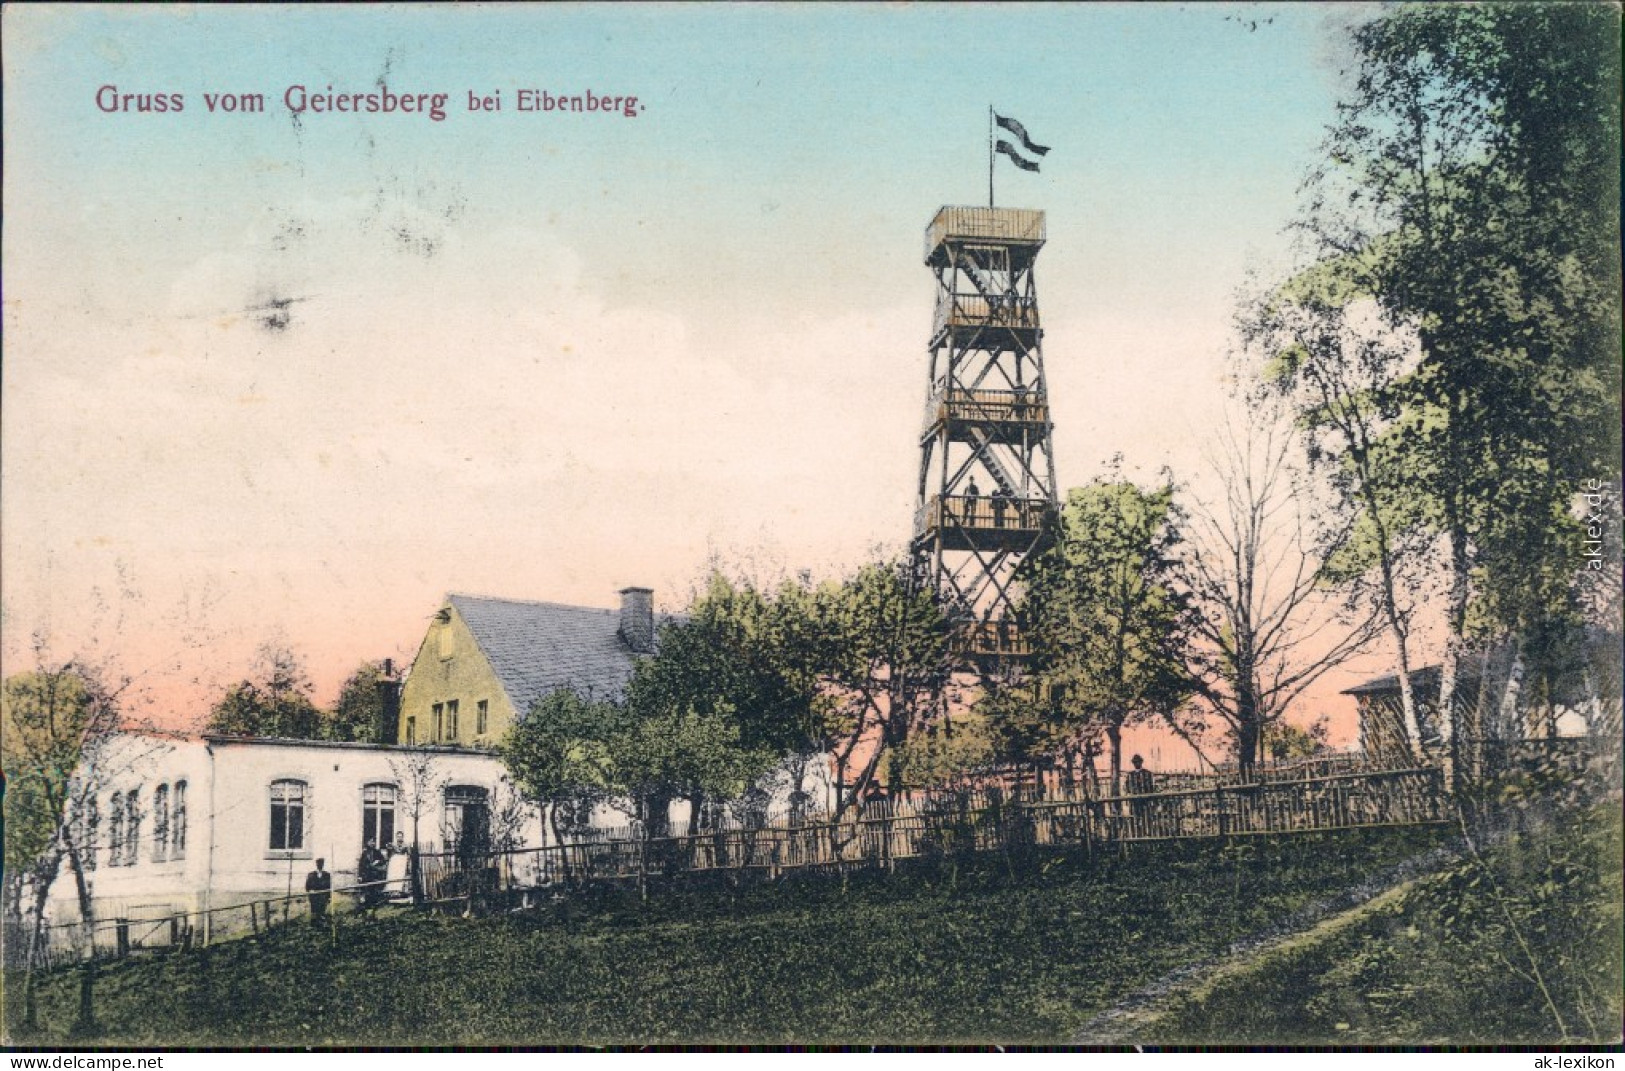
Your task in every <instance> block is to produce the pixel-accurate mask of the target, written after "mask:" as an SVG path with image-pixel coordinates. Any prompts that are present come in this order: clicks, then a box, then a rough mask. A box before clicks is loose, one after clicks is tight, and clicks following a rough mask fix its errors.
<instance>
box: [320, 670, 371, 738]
mask: <svg viewBox="0 0 1625 1071" xmlns="http://www.w3.org/2000/svg"><path fill="white" fill-rule="evenodd" d="M386 680H387V678H386V677H385V676H384V664H383V663H382V662H363V663H361V664H360V665H359V666H357V667H356V668H355V672H353V673H351V674H350V675H349V676H348V677H346V678H345V680H344V683H343V684H342V685H340V686H339V697H338V700H337V701H336V702H335V703H334V704H333V711H332V713H331V714H329V715H328V716H327V717H326V718H325V719H324V720H323V723H322V726H321V731H322V734H323V736H324V737H325V738H326V739H328V740H341V741H354V740H362V741H375V740H377V739H378V730H379V727H380V725H381V723H382V721H383V715H384V700H383V695H382V694H381V692H380V688H382V687H383V686H384V685H385V682H386Z"/></svg>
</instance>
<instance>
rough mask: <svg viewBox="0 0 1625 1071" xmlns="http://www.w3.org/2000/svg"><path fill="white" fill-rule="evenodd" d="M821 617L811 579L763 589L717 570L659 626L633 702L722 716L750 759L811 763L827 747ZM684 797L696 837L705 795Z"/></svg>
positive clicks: (652, 709)
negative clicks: (676, 615)
mask: <svg viewBox="0 0 1625 1071" xmlns="http://www.w3.org/2000/svg"><path fill="white" fill-rule="evenodd" d="M814 613H815V605H814V598H813V592H812V589H811V588H810V586H809V585H808V584H807V583H806V582H804V581H803V582H796V581H786V582H784V583H783V584H781V585H780V586H779V588H778V590H777V591H763V590H761V589H759V588H758V587H757V586H756V585H755V584H753V583H751V582H750V581H748V580H739V581H735V580H731V579H729V578H728V577H727V576H725V575H724V574H723V573H722V572H721V571H720V570H718V571H714V572H713V573H712V574H711V577H710V579H709V581H708V583H707V585H706V589H705V591H704V593H703V594H702V595H701V596H700V597H699V598H698V599H697V600H695V602H694V603H693V605H691V606H690V607H689V610H688V612H687V614H686V615H685V616H684V617H683V618H682V619H680V620H678V621H675V622H672V623H669V624H667V625H665V626H664V627H662V629H661V632H660V644H659V650H658V652H657V653H656V655H655V656H654V657H653V658H649V659H645V660H643V661H642V662H640V663H639V665H638V667H637V669H636V671H635V673H634V675H633V679H632V682H631V685H630V686H629V688H628V690H627V702H628V704H630V706H631V707H632V708H633V709H634V710H635V711H639V712H643V713H644V714H646V715H649V716H656V715H662V714H664V713H669V712H671V711H677V710H687V711H691V712H693V713H695V714H700V715H707V716H718V717H721V718H723V719H724V720H725V721H727V722H729V723H731V724H732V725H733V726H734V727H735V729H736V731H737V734H738V743H739V746H740V747H741V748H743V749H744V750H745V751H748V752H750V753H751V754H752V755H757V756H770V757H771V759H772V760H773V761H778V760H781V759H784V758H786V757H788V756H799V757H803V758H805V757H806V756H809V755H811V754H812V753H814V752H815V751H816V750H817V749H818V747H819V745H820V744H821V743H822V740H821V737H822V726H823V723H824V720H825V717H826V715H827V712H828V708H829V706H830V703H831V700H830V698H829V696H828V695H827V694H826V693H825V692H824V691H823V690H822V689H821V688H820V683H819V667H820V664H821V661H822V660H823V656H822V654H821V651H822V649H823V648H824V647H825V646H826V641H825V638H824V636H823V634H822V631H821V630H820V629H819V628H818V627H816V622H815V621H814V619H813V614H814ZM801 765H802V766H803V767H804V766H805V763H802V764H801ZM685 794H686V795H688V796H689V800H690V812H689V813H690V819H689V822H690V831H693V830H695V829H697V828H698V824H699V822H700V821H701V818H702V812H703V811H704V810H705V797H704V794H703V793H702V792H700V791H699V790H698V788H697V787H696V788H694V790H693V791H692V792H688V793H685Z"/></svg>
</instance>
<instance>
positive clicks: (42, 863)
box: [0, 644, 162, 1032]
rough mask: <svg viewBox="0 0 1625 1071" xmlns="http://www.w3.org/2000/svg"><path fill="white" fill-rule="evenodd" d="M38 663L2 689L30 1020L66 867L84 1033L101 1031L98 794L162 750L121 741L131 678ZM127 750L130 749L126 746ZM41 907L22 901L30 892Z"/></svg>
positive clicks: (14, 877)
mask: <svg viewBox="0 0 1625 1071" xmlns="http://www.w3.org/2000/svg"><path fill="white" fill-rule="evenodd" d="M35 658H36V667H35V669H34V670H32V671H31V672H27V673H21V674H17V675H15V676H12V677H8V678H7V679H6V680H5V682H4V685H3V688H0V758H3V764H4V774H5V784H6V792H5V872H6V880H5V894H6V897H7V900H8V904H7V909H8V910H13V911H15V912H16V913H17V914H19V915H25V916H30V923H31V925H30V938H29V940H30V945H29V948H28V950H27V960H26V974H25V977H24V983H23V987H24V988H23V1007H24V1020H25V1022H28V1023H30V1024H32V1022H33V1015H34V1010H33V992H34V989H33V987H34V975H33V966H34V959H35V956H34V951H35V949H36V948H37V946H38V944H39V941H40V938H41V934H42V933H43V926H44V914H45V904H46V900H47V898H48V896H49V894H50V890H51V887H52V885H53V883H54V882H55V881H56V880H57V879H58V877H59V876H60V875H61V874H62V871H63V868H64V866H65V867H66V868H67V875H68V877H69V878H70V879H71V880H72V882H73V890H74V894H75V897H76V900H77V905H78V909H79V912H78V913H79V926H80V946H81V949H82V950H83V952H84V956H85V958H84V962H83V967H82V971H81V974H80V988H79V1012H78V1021H77V1023H76V1027H75V1029H76V1030H77V1031H80V1032H87V1031H89V1030H91V1029H92V1028H93V1026H94V999H93V991H94V986H95V979H96V963H95V949H94V941H93V937H94V934H95V926H96V912H95V901H94V899H93V898H92V896H91V887H90V874H91V872H92V871H94V870H95V868H96V864H97V860H96V854H97V850H98V847H99V845H98V833H99V826H100V823H99V821H98V817H99V809H98V802H97V801H98V797H99V795H100V793H101V792H102V791H103V790H104V788H105V786H106V785H107V783H108V782H109V781H110V780H112V779H115V778H118V777H120V776H123V775H125V774H127V773H129V772H130V771H131V770H133V769H136V768H138V767H140V766H141V765H142V764H143V763H144V762H146V761H147V759H149V758H150V757H151V755H152V753H153V751H155V750H156V749H157V748H158V747H161V746H162V745H152V744H148V743H144V742H141V741H138V740H135V739H134V738H121V737H120V734H119V729H120V726H121V714H120V709H119V702H120V696H121V694H122V693H123V691H124V689H125V687H127V686H128V683H129V682H128V680H120V681H119V682H118V683H116V684H109V683H108V678H109V676H110V675H111V673H110V671H107V670H103V669H101V668H99V667H97V666H94V665H92V664H90V663H87V662H81V661H77V660H69V661H67V662H54V661H52V660H51V659H50V657H49V655H48V654H47V652H46V651H45V648H44V645H43V644H39V645H36V648H35ZM121 744H124V745H127V746H120V745H121ZM25 890H26V892H27V894H28V895H29V896H30V898H31V900H32V903H30V904H28V905H26V907H25V906H24V905H23V904H22V903H21V898H22V896H23V895H24V894H25Z"/></svg>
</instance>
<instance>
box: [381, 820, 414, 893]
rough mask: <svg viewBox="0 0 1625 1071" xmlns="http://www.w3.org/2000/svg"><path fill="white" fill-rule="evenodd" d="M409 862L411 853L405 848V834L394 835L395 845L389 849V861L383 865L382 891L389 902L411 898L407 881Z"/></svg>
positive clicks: (410, 890)
mask: <svg viewBox="0 0 1625 1071" xmlns="http://www.w3.org/2000/svg"><path fill="white" fill-rule="evenodd" d="M411 862H412V857H411V852H410V851H409V850H408V849H407V847H406V834H404V833H397V834H395V843H394V845H393V846H391V847H390V849H389V859H388V861H387V862H385V864H384V889H385V890H386V892H387V894H388V898H389V899H390V900H393V901H396V902H400V901H404V900H410V899H411V898H412V888H411V885H410V883H409V881H408V878H409V876H410V866H411Z"/></svg>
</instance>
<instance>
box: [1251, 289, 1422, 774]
mask: <svg viewBox="0 0 1625 1071" xmlns="http://www.w3.org/2000/svg"><path fill="white" fill-rule="evenodd" d="M1339 269H1340V264H1339V262H1336V261H1334V262H1333V264H1332V265H1330V266H1322V267H1320V268H1312V269H1310V270H1309V271H1307V272H1305V273H1304V274H1302V275H1300V276H1298V277H1297V278H1295V279H1293V280H1291V281H1290V282H1289V283H1288V284H1287V285H1285V286H1283V287H1280V288H1278V289H1277V290H1275V291H1273V292H1272V293H1269V294H1267V295H1265V296H1263V297H1262V298H1260V299H1258V300H1256V301H1253V302H1250V303H1248V304H1247V305H1245V306H1244V308H1243V311H1242V314H1241V315H1240V317H1239V318H1238V319H1239V326H1240V329H1241V334H1242V337H1243V339H1244V341H1245V343H1246V345H1247V347H1248V349H1249V350H1251V351H1253V352H1254V354H1255V356H1256V357H1258V358H1260V359H1261V362H1262V369H1261V371H1262V375H1261V385H1262V387H1263V389H1264V390H1265V391H1270V392H1275V393H1278V394H1279V395H1280V396H1281V397H1282V398H1284V399H1285V400H1286V402H1287V404H1288V405H1290V406H1291V408H1292V409H1293V410H1294V411H1295V412H1296V414H1297V423H1298V427H1299V429H1300V431H1301V434H1302V436H1303V440H1304V448H1305V451H1304V452H1305V456H1306V459H1307V461H1308V464H1309V467H1310V469H1311V471H1313V472H1316V473H1318V474H1320V475H1321V476H1322V477H1323V478H1324V481H1325V483H1326V485H1327V486H1328V488H1329V489H1330V491H1331V502H1330V506H1331V509H1332V516H1331V518H1330V522H1329V525H1328V528H1329V529H1330V530H1333V531H1336V530H1339V529H1341V528H1343V527H1346V526H1351V530H1350V538H1349V539H1347V540H1345V541H1344V542H1343V543H1342V545H1341V546H1340V547H1339V548H1338V551H1337V553H1335V554H1333V555H1331V556H1330V557H1329V558H1328V560H1327V561H1326V563H1325V566H1324V570H1323V572H1324V575H1325V576H1326V577H1327V579H1328V580H1330V581H1331V582H1333V583H1336V584H1338V585H1340V586H1342V587H1343V588H1344V589H1345V590H1346V591H1347V592H1348V594H1349V598H1350V600H1351V602H1352V603H1354V604H1355V605H1358V604H1361V603H1364V604H1368V605H1371V606H1374V607H1375V608H1376V609H1377V611H1378V612H1380V613H1381V615H1382V617H1383V619H1384V621H1385V622H1386V624H1387V630H1388V635H1389V638H1390V639H1391V641H1392V643H1393V648H1394V661H1395V669H1396V673H1397V676H1398V678H1399V693H1400V722H1399V724H1398V725H1396V726H1393V728H1394V730H1395V733H1394V735H1395V738H1397V739H1400V740H1403V741H1404V742H1405V744H1404V747H1405V750H1406V751H1407V752H1408V753H1409V754H1410V757H1411V758H1412V759H1415V758H1417V757H1419V754H1418V751H1417V749H1418V748H1420V746H1421V744H1422V739H1421V728H1420V723H1419V721H1418V719H1417V713H1416V698H1415V695H1414V691H1413V689H1412V686H1411V647H1412V643H1411V630H1412V619H1413V614H1414V610H1415V606H1416V602H1417V589H1418V587H1419V585H1420V580H1419V578H1418V572H1419V571H1420V569H1421V565H1422V559H1423V558H1424V556H1425V553H1426V550H1427V548H1428V544H1429V543H1431V541H1432V540H1431V538H1430V535H1429V533H1428V531H1427V526H1426V523H1425V522H1426V517H1425V513H1424V510H1425V506H1424V504H1423V503H1422V502H1421V501H1420V500H1419V497H1418V496H1417V494H1416V493H1415V492H1414V490H1413V489H1412V488H1411V487H1410V486H1409V485H1410V477H1409V475H1408V474H1407V473H1406V471H1405V469H1404V463H1403V462H1404V459H1403V457H1402V455H1400V454H1399V453H1398V452H1396V451H1395V450H1394V449H1393V443H1392V441H1391V440H1390V438H1389V434H1390V432H1392V431H1393V429H1394V427H1395V423H1396V417H1397V415H1398V404H1397V402H1396V399H1395V396H1394V390H1393V385H1394V383H1395V381H1396V379H1397V378H1398V377H1399V376H1400V375H1401V374H1402V373H1403V371H1404V369H1405V367H1406V365H1407V362H1408V360H1409V359H1410V357H1411V355H1412V354H1411V347H1409V346H1407V345H1405V344H1404V341H1403V340H1402V339H1399V338H1396V336H1395V333H1394V332H1393V331H1392V330H1390V329H1388V328H1387V327H1386V325H1384V324H1383V323H1382V322H1381V318H1380V317H1379V316H1378V315H1377V314H1376V310H1375V308H1374V306H1373V303H1372V302H1370V301H1369V300H1363V301H1360V300H1353V299H1352V295H1353V293H1354V291H1353V290H1351V288H1350V286H1349V281H1348V279H1347V278H1345V277H1344V276H1343V274H1342V272H1341V271H1340V270H1339Z"/></svg>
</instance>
